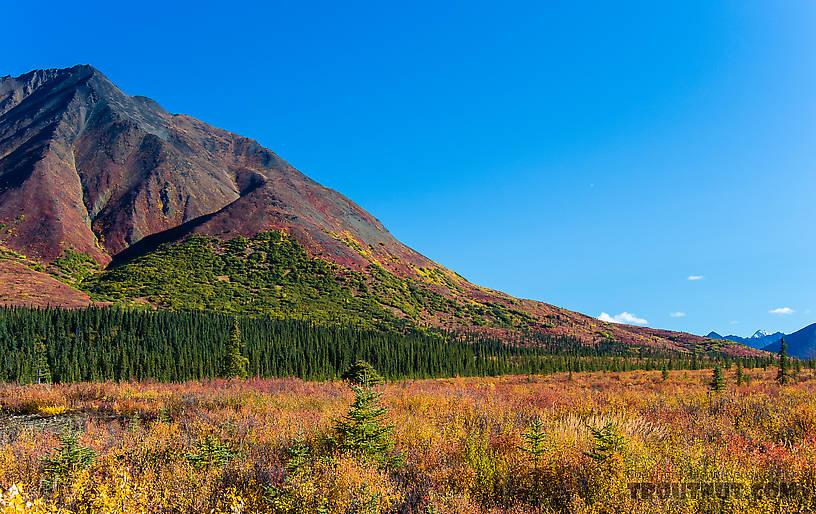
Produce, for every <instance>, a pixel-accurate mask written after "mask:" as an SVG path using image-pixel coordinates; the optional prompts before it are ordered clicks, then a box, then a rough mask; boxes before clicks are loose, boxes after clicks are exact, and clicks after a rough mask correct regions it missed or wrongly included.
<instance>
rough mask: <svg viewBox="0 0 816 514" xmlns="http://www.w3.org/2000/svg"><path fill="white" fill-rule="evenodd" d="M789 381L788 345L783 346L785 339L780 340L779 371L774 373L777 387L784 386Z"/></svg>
mask: <svg viewBox="0 0 816 514" xmlns="http://www.w3.org/2000/svg"><path fill="white" fill-rule="evenodd" d="M789 379H790V370H788V345H787V344H785V338H784V337H783V338H782V341H781V344H780V345H779V371H777V373H776V381H777V382H779V385H785V384H787V383H788V380H789Z"/></svg>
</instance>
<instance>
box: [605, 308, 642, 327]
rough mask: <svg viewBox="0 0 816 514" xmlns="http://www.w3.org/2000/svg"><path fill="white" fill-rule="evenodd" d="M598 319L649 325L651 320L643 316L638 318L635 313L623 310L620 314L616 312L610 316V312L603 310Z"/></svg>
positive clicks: (609, 321) (608, 321)
mask: <svg viewBox="0 0 816 514" xmlns="http://www.w3.org/2000/svg"><path fill="white" fill-rule="evenodd" d="M598 319H599V320H601V321H606V322H607V323H624V324H626V325H648V324H649V322H648V321H646V320H645V319H643V318H638V317H637V316H635V315H634V314H632V313H630V312H626V311H624V312H621V313H620V314H615V315H614V316H610V315H609V314H607V313H605V312H602V313H601V315H600V316H598Z"/></svg>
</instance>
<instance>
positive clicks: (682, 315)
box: [669, 312, 686, 318]
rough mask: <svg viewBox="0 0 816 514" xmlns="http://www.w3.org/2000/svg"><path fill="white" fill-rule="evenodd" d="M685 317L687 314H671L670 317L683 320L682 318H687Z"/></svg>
mask: <svg viewBox="0 0 816 514" xmlns="http://www.w3.org/2000/svg"><path fill="white" fill-rule="evenodd" d="M685 315H686V313H685V312H671V313H669V316H671V317H672V318H682V317H685Z"/></svg>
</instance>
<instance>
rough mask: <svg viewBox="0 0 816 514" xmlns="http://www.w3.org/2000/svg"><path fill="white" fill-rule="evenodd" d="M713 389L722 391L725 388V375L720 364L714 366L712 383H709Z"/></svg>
mask: <svg viewBox="0 0 816 514" xmlns="http://www.w3.org/2000/svg"><path fill="white" fill-rule="evenodd" d="M709 386H710V387H711V390H712V391H714V392H717V393H719V392H721V391H723V390H724V389H725V376H724V375H723V370H722V368H721V367H720V366H719V364H718V365H717V366H714V372H713V373H712V375H711V383H710V384H709Z"/></svg>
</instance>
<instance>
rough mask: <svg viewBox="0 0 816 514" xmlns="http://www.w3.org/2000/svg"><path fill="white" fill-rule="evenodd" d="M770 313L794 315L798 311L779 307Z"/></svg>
mask: <svg viewBox="0 0 816 514" xmlns="http://www.w3.org/2000/svg"><path fill="white" fill-rule="evenodd" d="M768 312H769V313H770V314H793V313H794V312H796V311H795V310H793V309H791V308H790V307H778V308H776V309H773V310H770V311H768Z"/></svg>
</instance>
